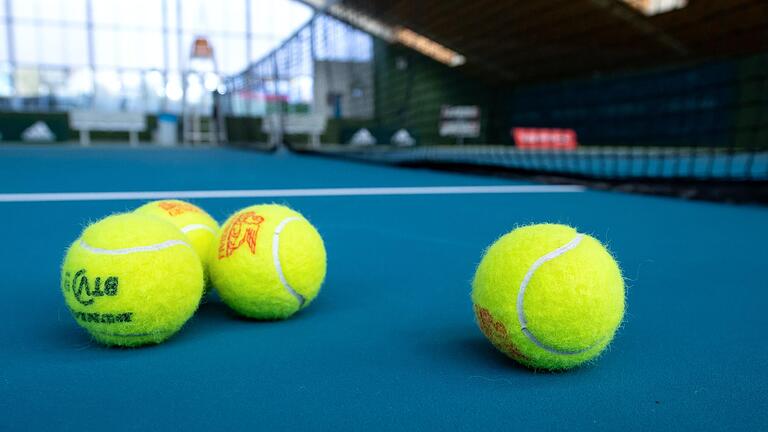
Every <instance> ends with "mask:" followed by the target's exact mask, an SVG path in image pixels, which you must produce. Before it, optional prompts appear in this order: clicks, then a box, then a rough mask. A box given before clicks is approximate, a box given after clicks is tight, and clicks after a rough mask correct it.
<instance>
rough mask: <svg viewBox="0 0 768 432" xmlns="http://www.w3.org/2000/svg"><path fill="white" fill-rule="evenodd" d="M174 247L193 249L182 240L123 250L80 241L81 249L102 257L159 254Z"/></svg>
mask: <svg viewBox="0 0 768 432" xmlns="http://www.w3.org/2000/svg"><path fill="white" fill-rule="evenodd" d="M174 246H186V247H188V248H190V249H192V246H190V245H189V244H188V243H187V242H185V241H182V240H166V241H164V242H162V243H157V244H153V245H148V246H136V247H132V248H123V249H102V248H97V247H94V246H91V245H89V244H88V243H86V242H85V240H80V247H82V248H83V249H85V250H87V251H88V252H92V253H95V254H101V255H128V254H132V253H136V252H157V251H159V250H163V249H167V248H170V247H174Z"/></svg>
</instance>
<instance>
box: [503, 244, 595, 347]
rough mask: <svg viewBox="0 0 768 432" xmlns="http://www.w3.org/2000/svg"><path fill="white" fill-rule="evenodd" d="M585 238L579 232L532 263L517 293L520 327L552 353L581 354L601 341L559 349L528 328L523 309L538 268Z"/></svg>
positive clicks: (524, 332)
mask: <svg viewBox="0 0 768 432" xmlns="http://www.w3.org/2000/svg"><path fill="white" fill-rule="evenodd" d="M583 238H584V234H577V235H576V237H574V238H573V240H571V241H569V242H568V243H566V244H564V245H563V246H560V247H559V248H557V249H555V250H553V251H552V252H549V253H547V254H545V255H543V256H542V257H540V258H539V259H537V260H536V261H534V263H533V264H532V265H531V267H530V268H529V269H528V272H527V273H526V274H525V277H524V278H523V281H522V282H521V283H520V290H519V291H518V293H517V320H518V321H519V322H520V329H521V330H522V332H523V334H524V335H525V336H526V337H527V338H528V339H529V340H530V341H531V342H533V343H534V344H536V346H538V347H539V348H541V349H543V350H546V351H548V352H550V353H552V354H558V355H574V354H581V353H584V352H587V351H589V350H590V349H592V347H594V346H595V345H597V344H598V343H600V341H598V342H596V343H594V344H592V345H590V346H588V347H586V348H583V349H580V350H574V351H566V350H559V349H557V348H553V347H550V346H548V345H546V344H544V343H543V342H542V341H540V340H539V339H538V338H536V336H534V334H533V333H531V331H530V330H528V320H527V319H526V318H525V310H524V309H523V306H524V297H525V290H526V288H528V284H529V283H530V281H531V279H532V278H533V274H534V273H536V270H538V268H539V267H541V266H542V265H544V263H546V262H547V261H551V260H553V259H555V258H557V257H559V256H561V255H563V254H564V253H566V252H568V251H569V250H572V249H574V248H575V247H576V246H578V245H579V243H581V240H582V239H583Z"/></svg>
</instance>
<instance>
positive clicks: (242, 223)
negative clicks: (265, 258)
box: [219, 212, 264, 259]
mask: <svg viewBox="0 0 768 432" xmlns="http://www.w3.org/2000/svg"><path fill="white" fill-rule="evenodd" d="M262 222H264V218H263V217H262V216H259V215H257V214H256V213H254V212H245V213H242V214H239V215H237V217H236V218H235V219H233V220H232V221H231V222H230V223H229V224H228V225H227V226H226V227H224V232H223V233H222V234H221V242H220V243H219V259H223V258H226V257H228V256H231V255H232V254H233V253H235V251H236V250H237V249H238V248H239V247H240V246H242V245H244V244H245V245H247V246H248V249H249V250H250V251H251V253H252V254H254V255H255V254H256V237H257V236H258V235H259V228H260V227H261V223H262Z"/></svg>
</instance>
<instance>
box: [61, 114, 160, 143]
mask: <svg viewBox="0 0 768 432" xmlns="http://www.w3.org/2000/svg"><path fill="white" fill-rule="evenodd" d="M69 127H71V128H72V129H74V130H77V131H80V144H82V145H84V146H87V145H89V144H90V143H91V131H109V132H128V135H129V141H130V143H131V145H132V146H136V145H138V144H139V132H143V131H144V130H146V129H147V119H146V117H145V116H144V113H140V112H101V111H70V112H69Z"/></svg>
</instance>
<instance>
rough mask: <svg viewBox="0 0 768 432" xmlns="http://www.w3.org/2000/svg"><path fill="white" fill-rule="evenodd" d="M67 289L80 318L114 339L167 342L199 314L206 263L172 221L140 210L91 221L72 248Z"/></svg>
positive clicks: (102, 338) (65, 269)
mask: <svg viewBox="0 0 768 432" xmlns="http://www.w3.org/2000/svg"><path fill="white" fill-rule="evenodd" d="M61 273H62V276H61V287H62V292H63V294H64V300H65V301H66V303H67V306H68V307H69V309H70V311H71V312H72V315H73V317H74V318H75V321H77V323H78V324H79V325H80V326H81V327H83V328H85V329H86V330H88V332H89V333H90V334H91V335H92V336H93V338H94V339H96V340H97V341H99V342H101V343H104V344H106V345H121V346H138V345H145V344H151V343H159V342H162V341H164V340H165V339H168V338H169V337H171V336H172V335H173V334H174V333H176V332H177V331H178V330H179V329H180V328H181V327H182V326H183V325H184V323H185V322H186V321H187V320H188V319H189V318H190V317H191V316H192V314H193V313H194V312H195V309H197V305H198V304H199V303H200V297H201V296H202V293H203V269H202V265H201V263H200V259H199V258H198V256H197V254H196V253H195V251H194V250H193V249H192V246H191V245H190V244H189V243H188V240H187V238H186V237H185V236H184V234H182V232H181V231H179V230H178V229H177V228H176V227H175V226H173V225H172V224H170V223H168V222H165V221H163V220H161V219H159V218H155V217H151V216H145V215H141V214H137V213H124V214H118V215H113V216H109V217H107V218H105V219H102V220H101V221H99V222H96V223H95V224H93V225H90V226H88V227H87V228H86V229H85V230H84V231H83V233H82V234H81V236H80V238H79V239H77V240H75V242H74V243H72V245H71V246H70V247H69V250H68V251H67V253H66V256H65V258H64V263H63V265H62V272H61Z"/></svg>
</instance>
